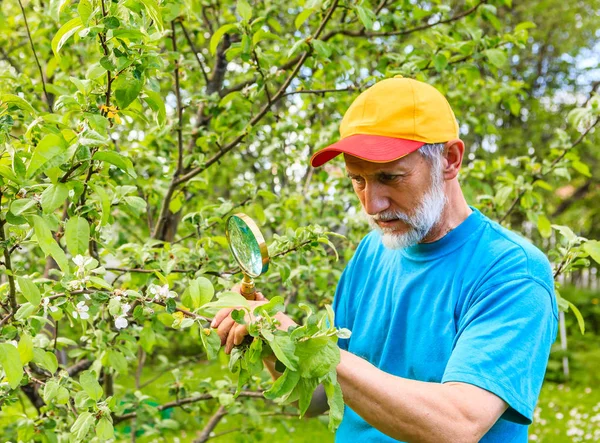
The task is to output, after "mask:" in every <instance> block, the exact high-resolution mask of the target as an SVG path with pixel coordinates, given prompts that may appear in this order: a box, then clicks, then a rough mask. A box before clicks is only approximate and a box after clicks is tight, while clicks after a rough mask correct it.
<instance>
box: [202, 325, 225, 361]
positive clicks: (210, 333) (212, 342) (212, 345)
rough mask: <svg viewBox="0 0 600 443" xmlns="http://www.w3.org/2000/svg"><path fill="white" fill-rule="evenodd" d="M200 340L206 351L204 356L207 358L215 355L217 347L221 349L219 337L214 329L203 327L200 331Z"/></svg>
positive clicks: (217, 351)
mask: <svg viewBox="0 0 600 443" xmlns="http://www.w3.org/2000/svg"><path fill="white" fill-rule="evenodd" d="M200 340H201V341H202V346H204V350H205V351H206V356H207V357H208V359H209V360H213V359H215V358H216V357H217V354H218V353H219V349H221V338H220V337H219V334H218V333H217V331H216V330H215V329H208V328H206V329H204V330H203V331H201V332H200Z"/></svg>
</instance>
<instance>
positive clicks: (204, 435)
mask: <svg viewBox="0 0 600 443" xmlns="http://www.w3.org/2000/svg"><path fill="white" fill-rule="evenodd" d="M226 415H227V410H226V409H225V408H224V407H223V406H219V409H217V412H215V413H214V414H213V416H212V417H210V419H209V420H208V423H206V426H204V429H202V432H200V436H199V437H198V438H197V439H196V440H194V443H205V442H206V441H207V440H208V439H209V438H210V433H211V432H212V431H213V429H215V428H216V427H217V425H218V424H219V422H220V421H221V419H222V418H223V417H225V416H226Z"/></svg>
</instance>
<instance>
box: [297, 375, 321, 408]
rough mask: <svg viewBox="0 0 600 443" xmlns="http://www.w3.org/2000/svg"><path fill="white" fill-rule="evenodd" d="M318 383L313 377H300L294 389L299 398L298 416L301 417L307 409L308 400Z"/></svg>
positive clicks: (310, 398) (309, 400)
mask: <svg viewBox="0 0 600 443" xmlns="http://www.w3.org/2000/svg"><path fill="white" fill-rule="evenodd" d="M318 384H319V383H318V381H317V379H315V378H304V377H300V381H299V382H298V384H297V385H296V391H297V392H298V393H299V394H300V400H299V401H298V408H299V409H300V418H302V417H303V416H304V414H305V413H306V411H307V410H308V407H309V406H310V402H311V400H312V397H313V394H314V392H315V389H316V388H317V386H318Z"/></svg>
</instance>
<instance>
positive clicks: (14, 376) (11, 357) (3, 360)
mask: <svg viewBox="0 0 600 443" xmlns="http://www.w3.org/2000/svg"><path fill="white" fill-rule="evenodd" d="M0 365H2V368H3V369H4V372H5V373H6V380H7V381H8V384H9V385H10V387H11V389H16V387H17V386H19V383H21V379H22V378H23V365H22V364H21V358H20V356H19V351H17V348H15V347H14V346H13V345H11V344H9V343H0Z"/></svg>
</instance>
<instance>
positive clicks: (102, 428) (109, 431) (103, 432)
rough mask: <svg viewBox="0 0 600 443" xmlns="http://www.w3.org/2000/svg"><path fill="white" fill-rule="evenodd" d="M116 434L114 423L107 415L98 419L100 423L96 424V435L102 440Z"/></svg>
mask: <svg viewBox="0 0 600 443" xmlns="http://www.w3.org/2000/svg"><path fill="white" fill-rule="evenodd" d="M114 436H115V430H114V428H113V425H112V423H111V422H110V420H109V419H108V418H106V417H102V418H101V419H100V420H98V424H97V425H96V437H98V438H99V439H100V440H101V441H104V440H110V439H111V438H113V437H114Z"/></svg>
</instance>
